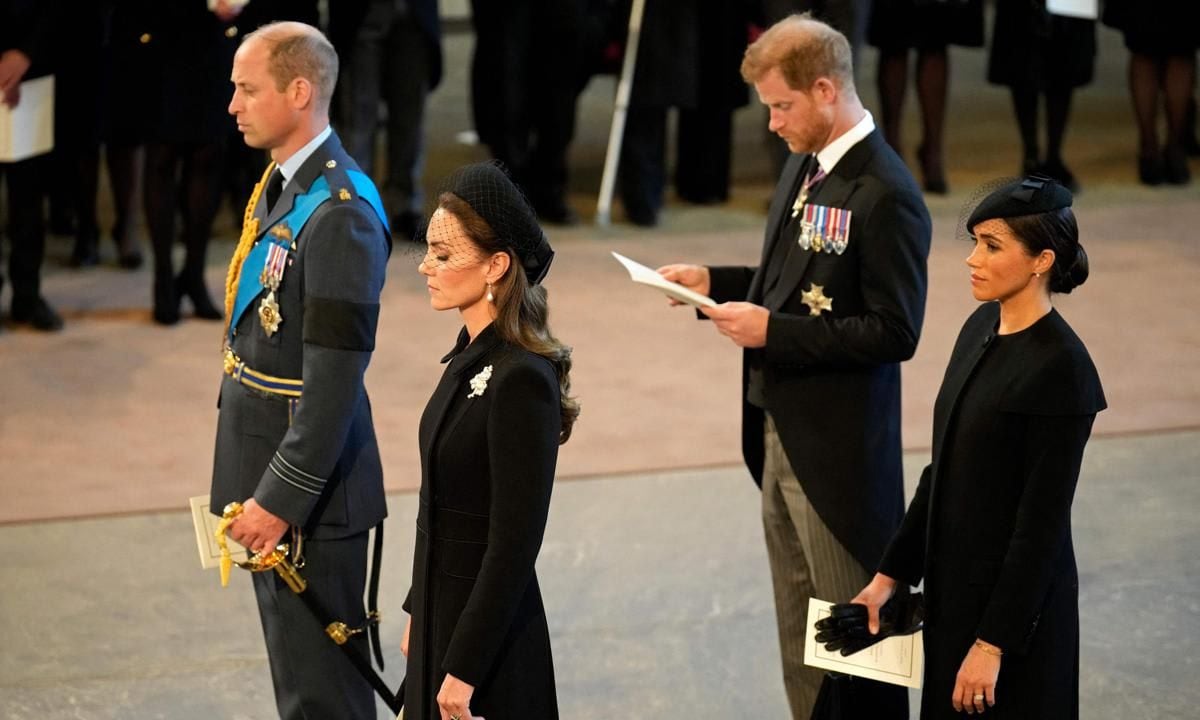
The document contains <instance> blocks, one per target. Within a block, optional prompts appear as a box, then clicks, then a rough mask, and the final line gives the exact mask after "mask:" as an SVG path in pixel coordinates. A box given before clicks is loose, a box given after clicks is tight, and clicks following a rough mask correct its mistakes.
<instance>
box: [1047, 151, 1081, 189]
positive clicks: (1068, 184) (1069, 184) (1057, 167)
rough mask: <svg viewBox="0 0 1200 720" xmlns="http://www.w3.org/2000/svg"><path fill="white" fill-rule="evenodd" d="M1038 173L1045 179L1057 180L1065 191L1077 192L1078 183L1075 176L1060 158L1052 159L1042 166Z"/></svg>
mask: <svg viewBox="0 0 1200 720" xmlns="http://www.w3.org/2000/svg"><path fill="white" fill-rule="evenodd" d="M1040 171H1041V173H1042V174H1043V175H1045V176H1046V177H1049V178H1050V179H1052V180H1057V181H1058V182H1059V184H1061V185H1062V186H1063V187H1065V188H1066V189H1068V190H1070V191H1071V192H1072V193H1077V192H1079V181H1077V180H1076V179H1075V174H1074V173H1072V172H1071V171H1070V170H1069V169H1068V168H1067V166H1066V164H1065V163H1063V161H1062V158H1052V159H1049V160H1047V161H1046V162H1045V163H1043V164H1042V166H1041V168H1040Z"/></svg>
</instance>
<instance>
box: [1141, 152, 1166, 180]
mask: <svg viewBox="0 0 1200 720" xmlns="http://www.w3.org/2000/svg"><path fill="white" fill-rule="evenodd" d="M1163 172H1164V167H1163V158H1162V155H1159V154H1158V153H1155V154H1153V155H1138V180H1140V181H1141V183H1142V184H1143V185H1149V186H1151V187H1153V186H1155V185H1161V184H1162V181H1163Z"/></svg>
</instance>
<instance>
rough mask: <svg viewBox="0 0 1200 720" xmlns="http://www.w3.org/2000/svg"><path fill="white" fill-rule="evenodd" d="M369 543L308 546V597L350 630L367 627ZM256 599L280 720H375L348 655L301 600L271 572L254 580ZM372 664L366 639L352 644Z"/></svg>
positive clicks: (371, 699) (369, 696)
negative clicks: (366, 719)
mask: <svg viewBox="0 0 1200 720" xmlns="http://www.w3.org/2000/svg"><path fill="white" fill-rule="evenodd" d="M367 535H368V533H365V532H364V533H359V534H357V535H352V536H350V537H348V538H343V539H339V540H305V541H304V558H305V564H304V569H303V570H301V571H300V574H301V575H303V576H304V579H305V581H307V583H308V587H307V589H306V590H305V591H304V592H305V594H306V595H311V596H312V597H314V598H316V599H317V600H319V601H320V603H321V604H322V605H323V606H324V607H325V609H326V610H328V611H329V612H330V613H331V614H332V615H333V619H336V620H340V621H342V622H344V623H346V624H347V625H349V626H350V627H352V628H355V627H361V626H362V624H363V622H364V621H365V619H366V611H365V609H364V608H363V590H364V589H365V587H366V580H367ZM253 577H254V594H255V597H256V598H257V599H258V612H259V617H260V618H261V620H262V628H263V636H264V638H265V639H266V644H267V657H268V659H269V660H270V664H271V680H272V683H273V684H274V687H275V704H276V706H277V708H278V710H279V717H280V718H281V719H282V720H314V718H338V720H359V719H360V718H363V719H365V718H370V719H371V720H374V719H375V693H374V691H373V690H372V688H371V685H370V683H368V682H367V680H366V679H365V678H363V676H362V675H360V674H359V672H358V670H357V669H355V667H354V665H352V664H351V662H350V661H349V660H348V659H347V658H346V656H345V652H344V651H343V650H342V649H341V648H340V647H338V646H337V645H336V644H335V643H334V642H333V641H332V640H330V639H329V636H328V635H326V634H325V628H324V626H323V625H322V624H321V623H320V622H318V621H317V619H316V618H315V617H314V616H313V614H312V612H311V611H309V609H308V607H307V606H306V605H305V604H304V603H303V602H302V601H301V600H300V597H299V596H298V595H296V593H294V592H292V590H291V589H290V588H289V587H288V586H287V585H286V584H284V582H283V581H282V580H280V579H279V575H278V574H276V573H274V572H264V573H254V576H253ZM349 642H350V644H352V645H354V646H355V647H356V648H357V649H358V651H359V652H360V653H361V654H362V656H363V657H364V658H368V657H370V652H369V650H368V647H367V635H366V633H360V634H358V635H355V636H354V637H352V638H351V639H350V641H349Z"/></svg>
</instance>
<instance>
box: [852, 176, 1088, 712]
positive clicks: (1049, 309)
mask: <svg viewBox="0 0 1200 720" xmlns="http://www.w3.org/2000/svg"><path fill="white" fill-rule="evenodd" d="M1070 204H1071V194H1070V192H1069V191H1067V190H1066V189H1065V188H1064V187H1063V186H1062V185H1060V184H1058V183H1056V182H1054V181H1052V180H1049V179H1046V178H1036V177H1035V178H1026V179H1024V180H1018V181H1015V182H1012V183H1009V184H1007V185H1004V186H1003V187H1001V188H1000V189H998V190H997V191H996V192H994V193H992V194H991V195H989V196H988V197H987V198H986V199H984V201H983V202H982V203H981V204H980V205H979V206H978V207H977V208H976V210H975V211H974V212H973V213H972V214H971V216H970V218H969V220H968V221H967V231H968V232H969V233H971V235H972V237H973V239H974V242H975V247H974V249H973V251H972V252H971V255H970V256H969V257H968V258H967V265H968V266H969V267H970V269H971V286H972V292H973V294H974V296H975V298H976V299H977V300H982V301H985V304H984V305H982V306H981V307H980V308H979V309H978V310H976V311H975V312H974V313H973V314H972V315H971V317H970V318H969V319H968V320H967V322H966V324H965V325H964V326H963V329H962V332H961V334H960V335H959V338H958V342H957V343H956V345H955V347H954V351H953V354H952V355H951V358H950V364H949V366H948V367H947V369H946V375H945V378H944V379H943V381H942V387H941V390H940V391H939V392H938V398H937V403H936V405H935V407H934V429H933V462H932V464H931V465H929V466H928V467H927V468H925V471H924V472H923V473H922V474H921V480H920V484H919V485H918V487H917V491H916V495H915V496H914V498H913V501H912V504H911V505H910V506H909V509H908V512H907V514H906V515H905V518H904V523H903V524H902V525H901V528H900V530H899V532H898V533H897V534H896V536H895V538H893V540H892V542H891V544H890V546H889V547H888V550H887V552H886V553H885V554H884V558H883V561H882V562H881V563H880V568H879V573H878V574H877V575H876V576H875V578H874V579H873V580H872V581H871V583H870V584H869V585H868V586H867V587H866V588H865V589H864V590H863V591H862V592H861V593H860V594H859V595H858V596H857V597H856V598H854V600H853V601H852V602H859V603H864V604H866V605H867V607H868V612H869V615H870V618H871V620H870V622H871V628H872V631H875V630H877V628H878V608H879V607H880V606H881V605H882V604H883V603H884V602H885V601H886V600H887V599H888V598H889V597H891V595H892V593H893V592H894V590H895V589H896V585H897V584H898V583H899V582H904V583H907V584H909V585H916V584H917V583H918V582H920V581H921V579H922V578H924V580H925V601H926V618H925V635H924V637H925V682H924V689H923V692H922V698H921V701H922V702H921V718H922V720H932V719H935V718H953V717H959V715H958V713H959V712H967V713H976V712H980V713H986V714H987V715H989V716H991V717H999V718H1021V719H1022V720H1032V719H1034V718H1054V719H1055V720H1070V719H1072V718H1078V717H1079V607H1078V602H1079V600H1078V599H1079V577H1078V573H1077V570H1076V566H1075V552H1074V549H1073V547H1072V543H1071V499H1072V497H1073V495H1074V491H1075V484H1076V481H1077V480H1078V477H1079V467H1080V462H1081V459H1082V457H1083V449H1084V445H1085V444H1086V443H1087V439H1088V436H1089V434H1090V432H1091V428H1092V421H1093V420H1094V419H1095V416H1096V413H1097V412H1098V411H1100V410H1102V409H1104V407H1105V400H1104V393H1103V391H1102V389H1101V387H1100V380H1099V377H1098V376H1097V374H1096V369H1095V366H1094V365H1093V364H1092V361H1091V358H1090V357H1089V356H1088V352H1087V349H1086V348H1085V347H1084V345H1083V343H1082V342H1081V341H1080V340H1079V338H1078V337H1077V336H1076V335H1075V333H1074V332H1073V331H1072V330H1071V328H1070V326H1068V325H1067V323H1066V321H1065V320H1064V319H1063V318H1062V316H1060V315H1059V314H1058V312H1057V311H1056V310H1054V308H1053V306H1052V304H1051V302H1050V295H1051V293H1053V292H1070V291H1071V289H1072V288H1074V287H1075V286H1077V285H1079V284H1080V283H1082V282H1083V281H1084V280H1085V279H1086V278H1087V255H1086V254H1085V253H1084V251H1083V248H1082V247H1081V246H1080V245H1079V242H1078V230H1077V227H1076V224H1075V217H1074V215H1073V214H1072V213H1071V210H1070Z"/></svg>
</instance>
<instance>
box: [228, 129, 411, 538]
mask: <svg viewBox="0 0 1200 720" xmlns="http://www.w3.org/2000/svg"><path fill="white" fill-rule="evenodd" d="M330 162H332V163H333V164H334V166H333V167H332V168H331V167H329V163H330ZM357 167H358V166H357V165H355V163H354V160H353V159H352V158H351V157H350V156H349V155H348V154H346V151H345V150H343V149H342V144H341V142H340V141H339V140H338V137H337V135H336V134H332V135H330V136H329V139H327V140H326V141H325V142H324V143H323V144H322V145H321V146H320V147H318V148H317V149H316V151H315V152H314V153H313V154H312V155H311V156H310V157H309V158H308V159H307V160H306V161H305V162H304V164H303V165H301V166H300V168H299V170H298V171H297V172H296V175H295V176H294V177H293V178H292V179H291V181H290V182H289V183H288V185H287V187H285V188H284V189H283V192H282V193H281V195H280V196H279V200H278V201H276V203H275V207H273V208H272V209H271V213H270V214H269V215H267V213H266V208H265V206H266V202H265V201H263V202H259V203H258V206H257V208H256V211H255V217H257V218H259V219H260V220H261V222H260V224H259V230H260V238H261V234H262V233H265V232H267V231H268V230H269V229H270V228H271V227H272V226H273V225H274V224H275V223H276V222H277V221H278V220H280V219H281V218H283V217H284V215H285V214H287V212H288V211H289V210H291V208H292V205H293V201H294V200H295V197H296V195H297V194H299V193H302V192H305V191H307V190H308V188H309V187H311V186H312V184H313V183H314V182H315V181H316V180H317V178H318V177H321V176H322V175H324V176H325V178H326V180H327V181H328V182H329V187H330V190H331V191H332V193H333V196H332V198H331V199H329V200H328V201H326V202H325V203H324V204H323V205H321V206H320V207H319V208H317V210H316V211H315V212H314V213H313V215H312V217H311V219H310V220H309V221H308V223H307V224H306V225H305V226H304V228H303V230H302V231H301V232H300V233H299V234H298V235H296V236H295V248H294V249H293V250H292V251H291V252H290V253H288V259H287V262H288V266H287V268H286V270H285V271H284V275H283V281H282V283H281V285H280V288H279V290H278V292H277V293H276V295H277V301H278V303H279V308H280V310H279V314H280V315H281V316H282V317H283V322H282V323H281V324H280V326H279V330H278V331H277V332H275V333H274V334H273V335H271V336H269V337H268V336H267V334H266V333H265V332H264V331H263V327H262V322H261V319H260V317H259V313H258V307H259V298H255V300H254V301H253V302H252V303H251V304H250V306H249V307H248V308H247V309H246V311H245V313H244V314H243V315H242V316H241V318H240V319H239V321H238V322H237V324H236V325H235V326H234V328H233V332H234V337H233V343H232V347H233V351H234V352H235V353H236V354H237V355H238V357H240V358H241V359H242V361H244V362H245V363H246V365H247V366H248V367H250V368H253V369H254V370H257V371H258V372H260V373H265V374H267V375H271V376H274V377H279V378H289V379H297V378H298V379H302V380H303V381H304V389H303V392H302V395H301V397H300V400H299V402H298V403H297V404H296V406H295V408H290V407H289V402H288V401H287V400H285V399H280V398H279V397H278V396H268V395H265V394H263V393H260V392H257V391H255V390H252V389H250V388H247V387H245V386H243V385H239V384H238V383H236V382H234V381H233V379H232V378H231V377H229V376H225V377H224V379H223V381H222V383H221V395H220V400H219V403H218V407H219V408H220V413H219V415H218V420H217V442H216V457H215V460H214V463H213V479H212V497H211V500H212V505H211V507H212V510H213V512H215V513H219V512H220V511H221V508H223V507H224V506H225V504H226V503H228V502H231V501H234V500H236V501H238V502H242V501H244V500H245V499H246V498H248V497H251V496H253V497H254V498H255V499H256V500H258V502H259V504H261V505H262V506H263V507H264V508H265V509H267V510H268V511H270V512H271V513H273V514H275V515H277V516H279V517H281V518H283V519H285V520H287V521H288V522H289V523H290V524H292V525H295V526H300V527H303V528H305V529H306V531H307V532H308V534H309V535H310V536H311V537H315V538H322V537H324V538H332V537H342V536H347V535H352V534H354V533H357V532H362V531H364V530H367V529H369V528H371V527H373V526H374V525H376V524H378V523H379V521H381V520H382V519H383V518H384V516H385V515H386V514H387V508H386V503H385V500H384V494H383V470H382V465H381V463H380V459H379V446H378V444H377V443H376V440H375V427H374V424H373V422H372V420H371V405H370V401H369V400H368V399H367V392H366V389H365V388H364V386H363V376H364V374H365V373H366V370H367V363H368V362H370V359H371V352H372V350H374V347H375V326H376V321H377V319H378V314H379V294H380V291H381V290H382V289H383V281H384V272H385V270H386V265H387V257H388V250H389V238H388V234H387V231H386V230H384V228H383V224H382V222H381V221H380V219H379V218H378V216H377V215H376V213H375V211H374V210H372V209H371V207H370V206H369V205H368V204H367V202H366V201H365V200H363V199H362V198H359V197H358V195H357V194H356V193H355V191H354V186H353V185H352V184H351V183H350V182H349V180H348V179H347V178H346V175H345V172H346V170H347V169H351V168H353V169H357ZM342 189H345V190H346V195H345V196H344V197H342V196H340V195H341V194H340V192H339V191H340V190H342ZM261 270H262V268H261V267H259V268H251V267H246V268H245V269H244V270H243V277H249V276H250V275H251V274H255V273H259V272H261Z"/></svg>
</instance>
